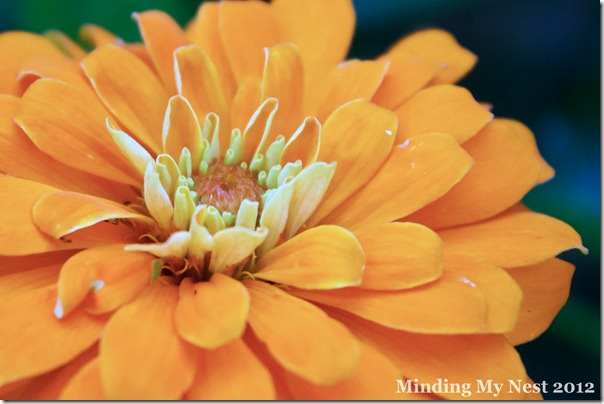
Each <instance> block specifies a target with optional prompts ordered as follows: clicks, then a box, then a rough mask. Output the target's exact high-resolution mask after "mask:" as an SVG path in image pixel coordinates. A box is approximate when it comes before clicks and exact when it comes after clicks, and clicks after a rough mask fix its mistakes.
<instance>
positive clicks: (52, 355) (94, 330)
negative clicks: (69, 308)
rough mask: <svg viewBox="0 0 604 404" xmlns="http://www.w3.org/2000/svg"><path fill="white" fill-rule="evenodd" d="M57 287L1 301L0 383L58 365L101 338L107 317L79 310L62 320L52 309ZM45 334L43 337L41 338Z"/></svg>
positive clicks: (39, 372) (41, 371)
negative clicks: (100, 317) (0, 358)
mask: <svg viewBox="0 0 604 404" xmlns="http://www.w3.org/2000/svg"><path fill="white" fill-rule="evenodd" d="M55 299H56V291H55V290H54V288H53V287H49V288H43V289H37V290H33V291H31V292H28V293H25V294H19V295H17V296H14V297H13V298H11V299H7V300H3V302H2V304H0V318H2V319H3V322H4V326H3V327H2V330H0V357H2V361H0V385H2V384H6V383H10V382H11V381H14V380H19V379H22V378H24V377H29V376H34V375H38V374H41V373H44V372H47V371H49V370H52V369H55V368H57V367H59V366H61V365H63V364H65V363H67V362H69V361H71V360H72V359H73V358H75V357H76V356H77V355H79V354H80V353H81V352H83V351H84V350H86V349H87V348H88V347H90V346H91V345H92V344H93V343H94V342H96V341H97V339H98V338H99V336H100V334H101V331H102V329H103V325H104V323H105V321H104V320H103V319H99V318H95V317H91V316H89V315H87V314H85V313H83V312H82V311H76V312H74V313H72V315H71V316H68V317H67V318H64V319H62V320H59V319H57V318H56V317H55V316H54V315H53V313H52V307H53V304H54V300H55ZM41 336H43V338H41Z"/></svg>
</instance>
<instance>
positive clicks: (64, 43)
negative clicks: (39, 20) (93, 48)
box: [44, 29, 86, 60]
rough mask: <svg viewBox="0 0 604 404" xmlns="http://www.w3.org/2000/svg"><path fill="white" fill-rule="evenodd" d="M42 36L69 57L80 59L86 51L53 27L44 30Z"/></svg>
mask: <svg viewBox="0 0 604 404" xmlns="http://www.w3.org/2000/svg"><path fill="white" fill-rule="evenodd" d="M44 36H45V37H46V38H48V39H49V40H50V41H51V42H52V43H53V44H54V45H55V46H56V47H58V48H59V50H61V51H62V52H63V53H65V54H66V55H67V56H69V57H70V58H73V59H75V60H81V59H83V58H84V57H85V56H86V51H85V50H84V49H82V47H81V46H80V45H79V44H77V43H76V42H75V41H74V40H73V39H71V38H70V37H68V36H67V35H65V33H63V32H61V31H58V30H54V29H53V30H50V31H46V32H44Z"/></svg>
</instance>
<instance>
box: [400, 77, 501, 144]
mask: <svg viewBox="0 0 604 404" xmlns="http://www.w3.org/2000/svg"><path fill="white" fill-rule="evenodd" d="M395 112H396V116H397V117H398V121H399V125H398V133H397V135H396V141H397V143H402V142H404V141H405V140H406V139H407V138H409V137H411V136H415V135H420V134H422V133H429V132H443V133H448V134H450V135H451V136H453V137H454V138H455V140H457V141H458V142H459V143H463V142H465V141H466V140H468V139H469V138H471V137H472V136H474V135H475V134H476V133H477V132H478V131H479V130H480V129H481V128H482V127H483V126H485V125H486V124H487V123H488V122H489V121H490V120H491V119H492V118H493V114H492V113H490V112H489V111H487V110H486V109H484V108H483V107H482V106H481V105H480V104H478V102H476V100H475V99H474V97H472V94H470V92H469V91H468V90H466V89H465V88H462V87H457V86H452V85H448V84H447V85H440V86H435V87H430V88H427V89H424V90H422V91H420V92H418V93H417V94H415V95H414V96H413V97H411V98H410V99H409V100H408V101H407V102H405V103H404V104H403V105H401V106H400V107H399V108H398V109H397V110H396V111H395Z"/></svg>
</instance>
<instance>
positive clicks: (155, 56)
mask: <svg viewBox="0 0 604 404" xmlns="http://www.w3.org/2000/svg"><path fill="white" fill-rule="evenodd" d="M133 16H134V19H135V20H136V21H137V22H138V28H139V30H140V32H141V36H142V37H143V40H144V41H145V45H146V47H147V50H148V51H149V54H150V55H151V59H152V60H153V64H154V65H155V68H156V69H157V71H158V73H159V77H161V80H162V82H163V83H164V86H165V87H166V89H167V90H168V93H169V94H170V95H173V94H176V84H175V82H174V57H173V55H174V50H176V48H178V47H180V46H184V45H187V44H188V40H187V37H186V36H185V34H184V32H183V31H182V29H180V27H179V26H178V24H177V23H176V22H175V21H174V20H173V19H172V17H170V16H169V15H168V14H166V13H164V12H161V11H157V10H149V11H145V12H142V13H134V15H133Z"/></svg>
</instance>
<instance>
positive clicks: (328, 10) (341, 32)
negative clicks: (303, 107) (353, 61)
mask: <svg viewBox="0 0 604 404" xmlns="http://www.w3.org/2000/svg"><path fill="white" fill-rule="evenodd" d="M271 8H272V9H273V10H274V12H275V15H276V16H277V19H278V21H279V23H280V26H281V28H282V30H283V35H284V38H283V39H284V40H285V41H288V42H293V43H295V44H296V45H298V47H299V48H300V54H301V55H302V60H303V62H304V67H305V72H306V73H307V75H306V83H307V94H314V93H315V92H316V90H317V89H319V88H321V87H320V86H321V85H323V80H322V79H323V78H324V77H323V75H324V74H325V72H326V71H329V70H330V69H331V68H332V67H334V66H335V65H337V64H338V63H339V62H341V61H342V60H343V59H344V58H345V57H346V54H347V53H348V48H349V46H350V42H351V41H352V36H353V33H354V25H355V13H354V6H353V5H352V2H351V1H350V0H330V1H328V2H326V1H321V0H311V1H308V0H276V1H273V2H272V3H271Z"/></svg>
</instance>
